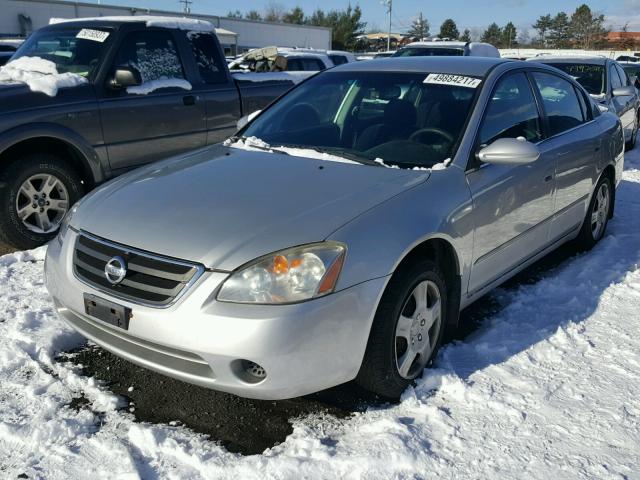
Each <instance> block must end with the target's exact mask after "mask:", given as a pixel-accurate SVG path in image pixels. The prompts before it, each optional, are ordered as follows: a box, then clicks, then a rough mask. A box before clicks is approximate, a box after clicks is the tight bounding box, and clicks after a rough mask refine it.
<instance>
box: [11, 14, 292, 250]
mask: <svg viewBox="0 0 640 480" xmlns="http://www.w3.org/2000/svg"><path fill="white" fill-rule="evenodd" d="M196 22H197V23H196ZM205 23H206V22H205ZM205 23H203V22H201V21H193V24H191V23H189V22H188V21H184V20H181V21H178V22H174V23H172V22H170V21H168V22H163V21H162V18H161V17H159V18H157V19H156V20H154V17H123V18H114V17H112V18H109V17H105V18H104V19H90V20H89V19H84V20H82V19H81V20H74V21H64V22H60V23H57V24H52V25H49V26H47V27H45V28H42V29H40V30H38V31H36V32H35V33H33V34H32V35H31V36H30V37H29V38H28V39H27V41H26V42H25V43H24V44H23V45H22V46H21V47H20V48H19V49H18V51H17V52H16V53H15V55H14V56H13V58H12V60H11V62H9V64H7V65H6V66H5V67H3V68H2V69H0V242H4V243H7V244H9V245H11V246H13V247H15V248H21V249H24V248H32V247H34V246H37V245H39V244H42V243H43V242H45V241H46V240H48V239H50V238H52V237H53V236H54V235H55V233H56V231H57V230H58V228H59V226H60V222H61V221H62V218H63V216H64V215H65V213H66V212H67V210H68V209H69V207H70V206H71V205H72V204H73V203H74V202H75V201H76V200H78V199H79V198H80V197H81V196H82V195H83V194H84V193H86V192H87V191H89V190H90V189H92V188H94V187H95V186H96V185H98V184H100V183H101V182H103V181H105V180H107V179H109V178H111V177H114V176H116V175H118V174H120V173H122V172H124V171H126V170H128V169H131V168H134V167H136V166H139V165H142V164H145V163H148V162H153V161H155V160H159V159H162V158H166V157H169V156H172V155H176V154H179V153H181V152H184V151H187V150H192V149H197V148H201V147H204V146H206V145H209V144H214V143H217V142H220V141H221V140H223V139H224V138H226V137H227V136H229V135H230V134H232V133H233V132H234V131H235V129H236V122H237V120H238V119H239V118H240V117H242V116H244V115H246V114H248V113H251V112H253V111H255V110H259V109H262V108H264V107H265V106H266V105H267V104H268V103H270V102H271V101H272V100H273V99H275V98H276V97H278V96H279V95H281V94H282V93H284V92H285V91H287V90H288V89H289V88H291V86H292V85H293V84H292V83H291V82H289V81H286V80H281V81H280V80H275V81H266V82H256V83H252V82H239V81H236V80H235V79H234V78H233V77H232V76H231V74H230V73H229V70H228V69H227V64H226V61H225V57H224V54H223V51H222V49H221V47H220V44H219V42H218V39H217V37H216V36H215V33H214V31H213V30H214V29H213V27H212V26H211V25H210V24H208V26H209V27H211V28H208V27H207V25H206V24H205ZM34 57H37V58H34ZM52 72H53V74H52ZM69 85H72V86H69ZM52 87H53V88H52ZM167 195H171V192H167Z"/></svg>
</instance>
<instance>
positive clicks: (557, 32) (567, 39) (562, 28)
mask: <svg viewBox="0 0 640 480" xmlns="http://www.w3.org/2000/svg"><path fill="white" fill-rule="evenodd" d="M570 30H571V29H570V26H569V17H568V16H567V14H566V13H564V12H560V13H558V14H557V15H556V16H555V17H553V20H552V21H551V28H550V29H549V35H548V37H547V39H548V44H549V46H550V47H551V48H569V47H571V31H570Z"/></svg>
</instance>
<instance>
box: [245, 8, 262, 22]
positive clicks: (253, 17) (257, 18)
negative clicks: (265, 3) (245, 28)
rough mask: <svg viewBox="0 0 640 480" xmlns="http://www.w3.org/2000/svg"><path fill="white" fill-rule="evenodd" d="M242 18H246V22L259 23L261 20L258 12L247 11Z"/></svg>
mask: <svg viewBox="0 0 640 480" xmlns="http://www.w3.org/2000/svg"><path fill="white" fill-rule="evenodd" d="M244 18H246V19H247V20H253V21H260V20H262V15H260V12H258V11H257V10H249V11H248V12H247V13H246V14H245V16H244Z"/></svg>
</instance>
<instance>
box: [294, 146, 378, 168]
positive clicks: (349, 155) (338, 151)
mask: <svg viewBox="0 0 640 480" xmlns="http://www.w3.org/2000/svg"><path fill="white" fill-rule="evenodd" d="M299 148H308V149H310V150H314V151H316V152H318V153H326V154H328V155H335V156H338V157H344V158H346V159H347V160H353V161H354V162H358V163H362V164H363V165H372V166H374V167H381V166H382V165H380V163H378V162H376V161H375V159H373V158H371V157H366V156H364V155H363V154H358V153H356V152H354V151H353V150H349V149H344V148H338V147H310V146H304V147H299Z"/></svg>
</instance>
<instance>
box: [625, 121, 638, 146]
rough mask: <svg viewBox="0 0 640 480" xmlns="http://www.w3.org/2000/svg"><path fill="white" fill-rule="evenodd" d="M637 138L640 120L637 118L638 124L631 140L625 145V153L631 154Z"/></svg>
mask: <svg viewBox="0 0 640 480" xmlns="http://www.w3.org/2000/svg"><path fill="white" fill-rule="evenodd" d="M637 136H638V118H637V117H636V123H635V126H634V128H633V133H632V134H631V139H630V140H629V141H628V142H627V143H625V144H624V150H625V152H629V151H631V150H633V149H634V148H635V146H636V138H637Z"/></svg>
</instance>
